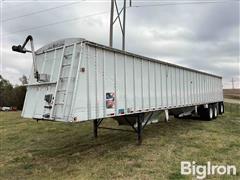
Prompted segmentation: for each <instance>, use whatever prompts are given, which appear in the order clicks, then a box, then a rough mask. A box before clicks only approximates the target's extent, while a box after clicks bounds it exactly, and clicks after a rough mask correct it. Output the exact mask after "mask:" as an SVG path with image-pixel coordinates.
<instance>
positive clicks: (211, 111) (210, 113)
mask: <svg viewBox="0 0 240 180" xmlns="http://www.w3.org/2000/svg"><path fill="white" fill-rule="evenodd" d="M209 117H210V119H212V117H213V110H212V108H210V109H209Z"/></svg>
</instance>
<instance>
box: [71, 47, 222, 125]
mask: <svg viewBox="0 0 240 180" xmlns="http://www.w3.org/2000/svg"><path fill="white" fill-rule="evenodd" d="M81 61H82V62H81V64H80V68H85V72H78V73H79V75H78V79H77V81H78V82H76V83H77V84H78V86H77V88H76V90H75V92H74V93H75V95H74V96H75V97H76V98H75V99H73V106H72V111H71V112H72V113H71V118H74V117H76V118H77V120H78V121H85V120H89V119H96V118H104V117H111V116H118V115H124V114H131V113H138V112H144V111H150V110H156V109H164V108H175V107H183V106H192V105H198V104H205V103H210V102H219V101H222V100H223V99H222V87H221V83H222V82H221V79H220V78H218V77H214V76H210V75H207V74H202V73H198V72H194V71H190V70H187V69H184V68H179V67H175V66H171V65H167V64H162V63H157V62H153V61H149V60H145V59H141V58H139V57H134V56H129V55H125V54H123V53H119V52H114V51H110V50H107V49H104V48H100V47H97V46H96V47H94V46H89V45H87V44H85V48H84V50H83V58H82V59H81ZM107 94H113V96H114V97H113V98H112V99H111V100H113V101H112V104H113V106H112V107H110V108H109V107H108V108H107V100H108V99H107Z"/></svg>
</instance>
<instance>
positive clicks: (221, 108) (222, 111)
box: [221, 104, 223, 113]
mask: <svg viewBox="0 0 240 180" xmlns="http://www.w3.org/2000/svg"><path fill="white" fill-rule="evenodd" d="M221 113H223V105H222V104H221Z"/></svg>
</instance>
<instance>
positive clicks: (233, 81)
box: [232, 78, 234, 89]
mask: <svg viewBox="0 0 240 180" xmlns="http://www.w3.org/2000/svg"><path fill="white" fill-rule="evenodd" d="M232 89H234V79H233V78H232Z"/></svg>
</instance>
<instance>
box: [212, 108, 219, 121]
mask: <svg viewBox="0 0 240 180" xmlns="http://www.w3.org/2000/svg"><path fill="white" fill-rule="evenodd" d="M212 108H213V119H216V118H217V117H218V107H217V104H214V105H213V106H212Z"/></svg>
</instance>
